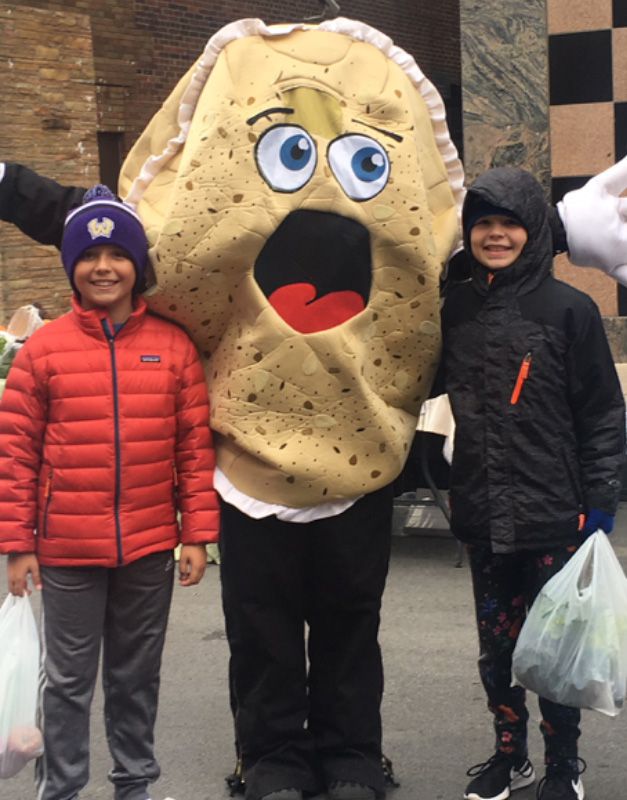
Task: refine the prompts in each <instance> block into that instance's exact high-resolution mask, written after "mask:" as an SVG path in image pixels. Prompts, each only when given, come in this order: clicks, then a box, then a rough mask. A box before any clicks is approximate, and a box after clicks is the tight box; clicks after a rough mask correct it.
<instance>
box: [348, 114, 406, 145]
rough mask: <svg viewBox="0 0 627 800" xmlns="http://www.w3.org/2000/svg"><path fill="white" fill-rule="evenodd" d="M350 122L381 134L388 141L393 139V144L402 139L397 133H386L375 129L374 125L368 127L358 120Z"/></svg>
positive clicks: (380, 129)
mask: <svg viewBox="0 0 627 800" xmlns="http://www.w3.org/2000/svg"><path fill="white" fill-rule="evenodd" d="M351 122H356V123H357V124H358V125H363V126H364V127H366V128H370V130H373V131H377V133H382V134H383V135H384V136H389V137H390V139H394V141H395V142H402V141H403V137H402V136H399V134H398V133H392V131H386V130H384V129H383V128H377V126H376V125H369V124H368V123H367V122H362V121H361V120H360V119H352V120H351Z"/></svg>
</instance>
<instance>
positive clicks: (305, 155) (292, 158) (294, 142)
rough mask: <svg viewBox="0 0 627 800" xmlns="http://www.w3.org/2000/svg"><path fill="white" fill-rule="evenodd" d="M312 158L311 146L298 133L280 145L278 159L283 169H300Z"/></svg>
mask: <svg viewBox="0 0 627 800" xmlns="http://www.w3.org/2000/svg"><path fill="white" fill-rule="evenodd" d="M311 157H312V151H311V145H310V144H309V142H308V141H307V139H306V138H305V137H304V136H303V135H302V134H300V133H298V134H296V135H295V136H290V137H289V139H286V140H285V141H284V142H283V144H282V145H281V150H280V158H281V163H282V164H283V166H284V167H286V168H287V169H291V170H298V169H302V168H303V167H304V166H306V165H307V164H308V163H309V162H310V161H311Z"/></svg>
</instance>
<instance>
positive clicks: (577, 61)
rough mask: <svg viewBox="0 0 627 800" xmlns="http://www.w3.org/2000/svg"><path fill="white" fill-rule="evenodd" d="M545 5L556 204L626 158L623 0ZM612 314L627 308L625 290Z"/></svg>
mask: <svg viewBox="0 0 627 800" xmlns="http://www.w3.org/2000/svg"><path fill="white" fill-rule="evenodd" d="M547 6H548V20H549V95H550V104H551V108H550V128H551V169H552V175H553V179H552V187H551V188H552V196H553V202H557V201H558V200H560V199H561V198H562V197H563V195H564V194H565V193H566V192H568V191H570V190H571V189H577V188H579V187H580V186H582V185H583V184H584V183H585V182H586V181H587V180H588V179H589V178H590V177H591V176H592V175H595V174H597V173H598V172H600V171H602V170H603V169H605V168H606V167H608V166H610V165H611V164H613V163H614V162H615V161H617V160H618V159H620V158H622V157H623V156H626V155H627V0H548V2H547ZM580 288H583V287H580ZM590 288H592V287H590ZM593 294H594V292H593ZM618 312H619V313H620V314H625V313H627V290H625V289H624V288H623V287H621V288H620V289H619V291H618Z"/></svg>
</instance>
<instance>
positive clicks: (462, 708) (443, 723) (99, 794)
mask: <svg viewBox="0 0 627 800" xmlns="http://www.w3.org/2000/svg"><path fill="white" fill-rule="evenodd" d="M612 542H613V544H614V547H615V549H616V551H617V553H618V555H619V558H620V559H621V561H622V564H623V567H624V568H625V569H627V505H625V504H623V505H622V506H621V509H620V511H619V515H618V518H617V530H616V531H615V533H614V534H613V535H612ZM456 559H457V548H456V544H455V543H454V541H453V539H452V538H451V537H450V535H448V533H441V532H437V531H424V530H418V529H413V530H411V531H409V532H408V535H405V536H395V537H394V540H393V553H392V561H391V567H390V575H389V579H388V585H387V589H386V593H385V598H384V607H383V619H382V628H381V645H382V649H383V654H384V660H385V674H386V689H385V697H384V702H383V728H384V750H385V753H386V754H387V755H388V756H389V757H390V758H391V759H392V761H393V765H394V772H395V775H396V778H397V780H398V781H399V782H400V784H401V785H400V787H399V788H396V789H391V790H390V791H389V793H388V800H461V798H462V796H463V791H464V787H465V785H466V782H467V780H468V779H467V777H466V769H467V768H468V767H469V766H471V765H473V764H475V763H477V762H479V761H483V760H485V759H486V758H488V757H489V756H490V755H491V753H492V747H493V734H492V727H491V720H490V716H489V714H488V712H487V710H486V707H485V698H484V695H483V690H482V687H481V684H480V682H479V677H478V673H477V668H476V659H477V642H476V634H475V624H474V618H473V611H472V599H471V588H470V576H469V573H468V568H467V566H466V565H465V564H463V565H462V567H461V568H458V567H456V566H455V562H456ZM4 572H5V561H4V559H0V588H2V587H4V586H5V585H6V582H5V575H4ZM3 593H4V589H2V594H3ZM35 606H36V607H38V599H37V598H35ZM227 658H228V647H227V643H226V638H225V633H224V622H223V618H222V613H221V609H220V595H219V574H218V567H216V566H215V565H212V566H209V567H208V569H207V575H206V577H205V579H204V581H203V582H202V584H201V585H200V586H198V587H193V588H189V589H181V588H180V587H177V588H176V589H175V594H174V602H173V606H172V612H171V616H170V625H169V633H168V639H167V644H166V651H165V654H164V662H163V669H162V688H161V703H160V709H159V719H158V725H157V731H156V739H157V753H158V756H159V760H160V763H161V768H162V777H161V778H160V779H159V781H158V782H157V783H156V784H155V785H154V793H153V800H163V798H165V797H172V798H175V800H226V798H228V797H229V794H228V791H227V789H226V785H225V781H224V777H225V775H226V774H227V773H229V772H230V771H231V770H232V768H233V764H234V751H233V726H232V721H231V715H230V711H229V704H228V689H227ZM529 708H530V712H531V719H530V756H531V759H532V761H533V762H534V764H535V765H536V767H537V768H539V770H538V771H539V772H540V774H542V770H541V767H542V747H541V736H540V733H539V731H538V727H537V725H538V723H539V719H540V717H539V712H538V707H537V703H536V699H535V697H533V696H530V698H529ZM582 728H583V736H582V739H581V747H580V752H581V755H582V756H583V757H584V758H585V759H586V761H587V764H588V769H587V771H586V773H585V774H584V775H583V781H584V784H585V787H586V797H587V798H588V800H614V799H615V798H616V799H617V800H624V798H627V711H625V712H623V713H622V714H621V715H619V716H618V717H615V718H609V717H606V716H603V715H602V714H598V713H596V712H590V711H584V718H583V724H582ZM91 754H92V758H91V780H90V783H89V785H88V786H87V788H86V790H85V791H84V792H83V793H82V794H81V800H104V799H105V798H107V800H111V798H112V787H111V785H110V784H108V782H107V779H106V775H107V770H108V769H109V757H108V753H107V748H106V741H105V737H104V731H103V722H102V693H101V691H100V689H99V688H98V690H97V693H96V697H95V700H94V704H93V713H92V736H91ZM514 796H515V797H516V798H517V800H532V798H535V787H529V788H528V789H524V790H521V791H518V792H516V794H515V795H514ZM34 797H35V793H34V789H33V784H32V769H31V768H30V766H29V767H27V768H26V769H24V770H23V771H22V772H21V773H20V774H19V775H17V776H16V777H15V778H12V779H10V780H5V781H0V800H34Z"/></svg>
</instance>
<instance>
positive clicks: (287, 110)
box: [246, 106, 294, 125]
mask: <svg viewBox="0 0 627 800" xmlns="http://www.w3.org/2000/svg"><path fill="white" fill-rule="evenodd" d="M293 113H294V109H293V108H282V107H281V106H277V107H276V108H266V110H265V111H260V112H259V113H258V114H255V115H254V116H253V117H249V118H248V119H247V120H246V124H247V125H254V124H255V122H257V120H258V119H261V118H262V117H270V116H271V115H272V114H293Z"/></svg>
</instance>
